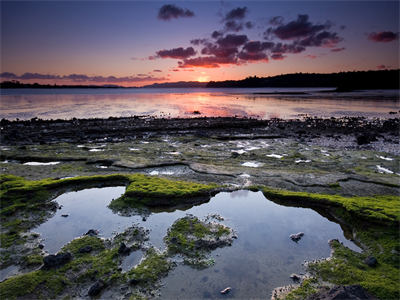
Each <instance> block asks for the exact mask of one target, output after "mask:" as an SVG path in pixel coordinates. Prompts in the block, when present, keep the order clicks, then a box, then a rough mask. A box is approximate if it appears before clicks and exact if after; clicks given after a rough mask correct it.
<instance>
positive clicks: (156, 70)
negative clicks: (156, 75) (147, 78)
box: [153, 69, 162, 72]
mask: <svg viewBox="0 0 400 300" xmlns="http://www.w3.org/2000/svg"><path fill="white" fill-rule="evenodd" d="M153 72H162V71H161V70H158V69H155V70H153Z"/></svg>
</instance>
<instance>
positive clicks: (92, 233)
mask: <svg viewBox="0 0 400 300" xmlns="http://www.w3.org/2000/svg"><path fill="white" fill-rule="evenodd" d="M98 234H99V231H98V230H95V229H89V231H88V232H86V233H85V235H90V236H96V235H98Z"/></svg>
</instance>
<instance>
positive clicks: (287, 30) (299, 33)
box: [272, 15, 329, 40]
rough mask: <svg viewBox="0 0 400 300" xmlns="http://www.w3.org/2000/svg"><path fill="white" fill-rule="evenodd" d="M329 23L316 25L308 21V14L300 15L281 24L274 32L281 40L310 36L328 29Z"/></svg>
mask: <svg viewBox="0 0 400 300" xmlns="http://www.w3.org/2000/svg"><path fill="white" fill-rule="evenodd" d="M328 27H329V25H314V24H312V23H311V22H309V21H308V15H298V17H297V20H295V21H291V22H289V23H287V24H283V23H282V24H280V25H278V26H277V27H276V28H274V29H273V30H272V32H273V33H274V34H275V35H276V36H277V37H278V38H280V39H281V40H290V39H298V38H304V37H309V36H311V35H314V34H316V33H317V32H319V31H321V30H324V29H327V28H328Z"/></svg>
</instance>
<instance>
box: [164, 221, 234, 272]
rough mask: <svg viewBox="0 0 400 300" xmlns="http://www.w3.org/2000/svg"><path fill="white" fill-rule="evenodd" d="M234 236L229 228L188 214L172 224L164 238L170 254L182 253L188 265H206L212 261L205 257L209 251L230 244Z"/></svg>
mask: <svg viewBox="0 0 400 300" xmlns="http://www.w3.org/2000/svg"><path fill="white" fill-rule="evenodd" d="M234 238H236V235H235V234H234V232H233V230H232V229H231V228H229V227H226V226H224V225H222V224H218V223H215V222H209V223H206V222H203V221H201V220H199V219H198V218H197V217H195V216H192V215H188V216H186V217H184V218H181V219H178V220H176V221H175V222H174V224H172V226H171V227H170V228H169V230H168V233H167V236H166V237H165V238H164V240H165V243H166V244H167V249H168V252H169V253H170V254H171V255H174V254H179V255H182V256H183V258H184V262H185V263H187V264H189V265H192V266H196V267H207V266H208V265H210V264H212V262H213V260H212V259H211V260H210V259H208V257H207V255H208V254H209V252H210V251H211V250H213V249H215V248H218V247H224V246H228V245H231V244H232V242H233V239H234Z"/></svg>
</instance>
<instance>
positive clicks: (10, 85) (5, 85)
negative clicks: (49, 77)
mask: <svg viewBox="0 0 400 300" xmlns="http://www.w3.org/2000/svg"><path fill="white" fill-rule="evenodd" d="M0 88H2V89H82V88H84V89H100V88H101V89H104V88H111V89H115V88H123V86H119V85H112V84H107V85H56V84H39V83H21V82H19V81H16V80H12V81H3V82H1V83H0Z"/></svg>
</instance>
